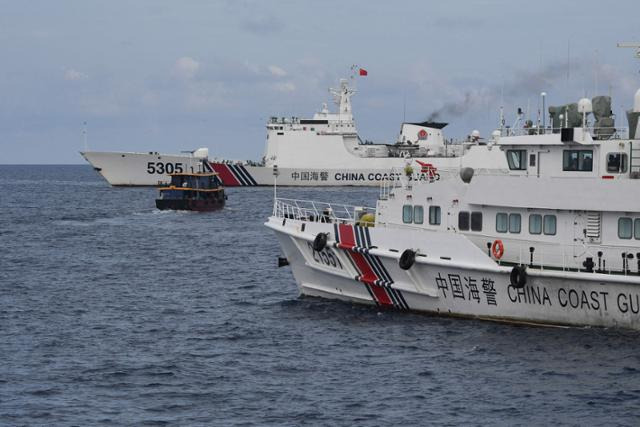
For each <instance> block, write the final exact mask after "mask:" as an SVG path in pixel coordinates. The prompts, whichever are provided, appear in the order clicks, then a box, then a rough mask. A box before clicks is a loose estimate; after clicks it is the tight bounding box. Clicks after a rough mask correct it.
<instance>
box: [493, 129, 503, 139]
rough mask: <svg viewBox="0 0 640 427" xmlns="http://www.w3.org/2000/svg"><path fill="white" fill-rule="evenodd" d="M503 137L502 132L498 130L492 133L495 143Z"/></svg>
mask: <svg viewBox="0 0 640 427" xmlns="http://www.w3.org/2000/svg"><path fill="white" fill-rule="evenodd" d="M501 135H502V132H500V131H499V130H498V129H496V130H494V131H493V132H491V139H493V140H494V141H498V140H499V139H500V136H501Z"/></svg>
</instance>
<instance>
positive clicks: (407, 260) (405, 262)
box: [398, 249, 416, 270]
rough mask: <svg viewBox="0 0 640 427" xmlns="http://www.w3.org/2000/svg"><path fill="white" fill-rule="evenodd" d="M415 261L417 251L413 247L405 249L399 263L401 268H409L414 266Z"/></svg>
mask: <svg viewBox="0 0 640 427" xmlns="http://www.w3.org/2000/svg"><path fill="white" fill-rule="evenodd" d="M414 262H416V252H415V251H413V250H411V249H405V250H404V252H402V255H400V260H399V261H398V265H399V266H400V268H401V269H403V270H408V269H410V268H411V267H412V266H413V263H414Z"/></svg>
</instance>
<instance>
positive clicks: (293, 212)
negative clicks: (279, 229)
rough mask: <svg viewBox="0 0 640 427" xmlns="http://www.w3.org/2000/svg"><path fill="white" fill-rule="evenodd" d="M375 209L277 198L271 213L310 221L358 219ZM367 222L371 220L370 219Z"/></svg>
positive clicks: (373, 212) (352, 220)
mask: <svg viewBox="0 0 640 427" xmlns="http://www.w3.org/2000/svg"><path fill="white" fill-rule="evenodd" d="M375 211H376V209H375V208H372V207H367V206H351V205H343V204H340V203H323V202H316V201H311V200H296V199H283V198H277V199H276V200H275V203H274V205H273V215H274V216H275V217H277V218H290V219H297V220H302V221H311V222H345V223H355V222H357V221H360V220H361V219H362V217H363V215H365V214H375ZM368 222H371V221H370V220H369V221H368Z"/></svg>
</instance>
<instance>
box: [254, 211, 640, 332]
mask: <svg viewBox="0 0 640 427" xmlns="http://www.w3.org/2000/svg"><path fill="white" fill-rule="evenodd" d="M303 224H304V226H303ZM266 225H267V227H269V228H271V229H272V230H273V231H274V232H275V234H276V236H277V238H278V240H279V242H280V245H281V247H282V250H283V252H284V254H285V256H286V257H287V260H288V262H289V265H290V266H291V269H292V273H293V276H294V278H295V280H296V283H297V285H298V288H299V291H300V293H301V294H303V295H309V296H315V297H322V298H330V299H337V300H343V301H349V302H354V303H361V304H367V305H373V306H378V307H382V308H392V309H399V310H409V311H416V312H423V313H430V314H436V315H446V316H459V317H469V318H478V319H486V320H495V321H506V322H512V323H530V324H544V325H570V326H597V327H622V328H629V329H636V330H637V329H640V314H639V312H640V286H639V284H638V278H637V277H627V276H618V277H615V276H613V277H612V276H611V275H604V274H596V273H576V272H572V273H571V272H547V271H533V270H531V271H529V272H528V278H527V282H526V284H525V285H524V287H522V288H516V287H514V286H513V285H512V284H511V281H510V273H511V269H510V268H508V267H501V266H498V265H497V264H495V263H494V262H493V261H491V260H490V259H489V258H488V257H484V256H483V255H484V254H483V253H482V251H480V250H479V249H478V248H477V247H475V246H474V245H473V244H472V243H471V242H469V241H468V240H467V239H466V238H465V237H464V236H462V235H459V234H457V233H456V234H452V233H438V232H426V233H425V232H421V231H416V230H407V229H399V228H386V227H373V228H368V229H366V230H365V229H363V228H361V227H357V226H352V225H344V224H343V225H341V226H337V225H335V224H324V223H317V222H308V221H306V222H305V221H300V220H294V219H283V218H279V217H271V218H270V219H269V220H268V221H267V223H266ZM320 232H323V233H329V234H328V235H329V244H328V245H327V247H326V248H324V249H323V250H322V251H320V252H318V251H315V250H314V249H313V244H312V242H313V239H314V237H315V236H316V235H317V233H320ZM336 237H337V238H336ZM348 240H351V242H348ZM337 241H340V242H341V244H337V243H335V242H337ZM345 244H346V246H351V245H352V244H353V247H352V248H351V249H348V248H347V249H345V248H344V246H345ZM403 245H404V247H403ZM406 247H411V248H413V249H414V250H417V252H418V253H421V254H426V256H418V257H417V258H416V262H415V264H414V265H413V266H412V267H411V268H410V269H409V270H403V269H401V268H400V267H399V263H398V259H399V257H400V254H401V253H402V252H403V250H404V249H406Z"/></svg>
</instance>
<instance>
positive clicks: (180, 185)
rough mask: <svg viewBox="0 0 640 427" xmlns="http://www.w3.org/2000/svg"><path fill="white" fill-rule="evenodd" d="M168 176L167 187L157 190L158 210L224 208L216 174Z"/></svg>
mask: <svg viewBox="0 0 640 427" xmlns="http://www.w3.org/2000/svg"><path fill="white" fill-rule="evenodd" d="M169 176H170V177H171V183H170V184H169V186H168V187H161V188H159V191H160V198H159V199H156V207H157V208H158V209H160V210H165V209H173V210H183V211H213V210H216V209H222V208H223V207H224V204H225V200H226V199H227V197H226V195H225V194H224V188H223V187H222V182H221V181H220V178H219V177H218V174H217V173H215V172H198V173H173V174H170V175H169Z"/></svg>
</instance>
